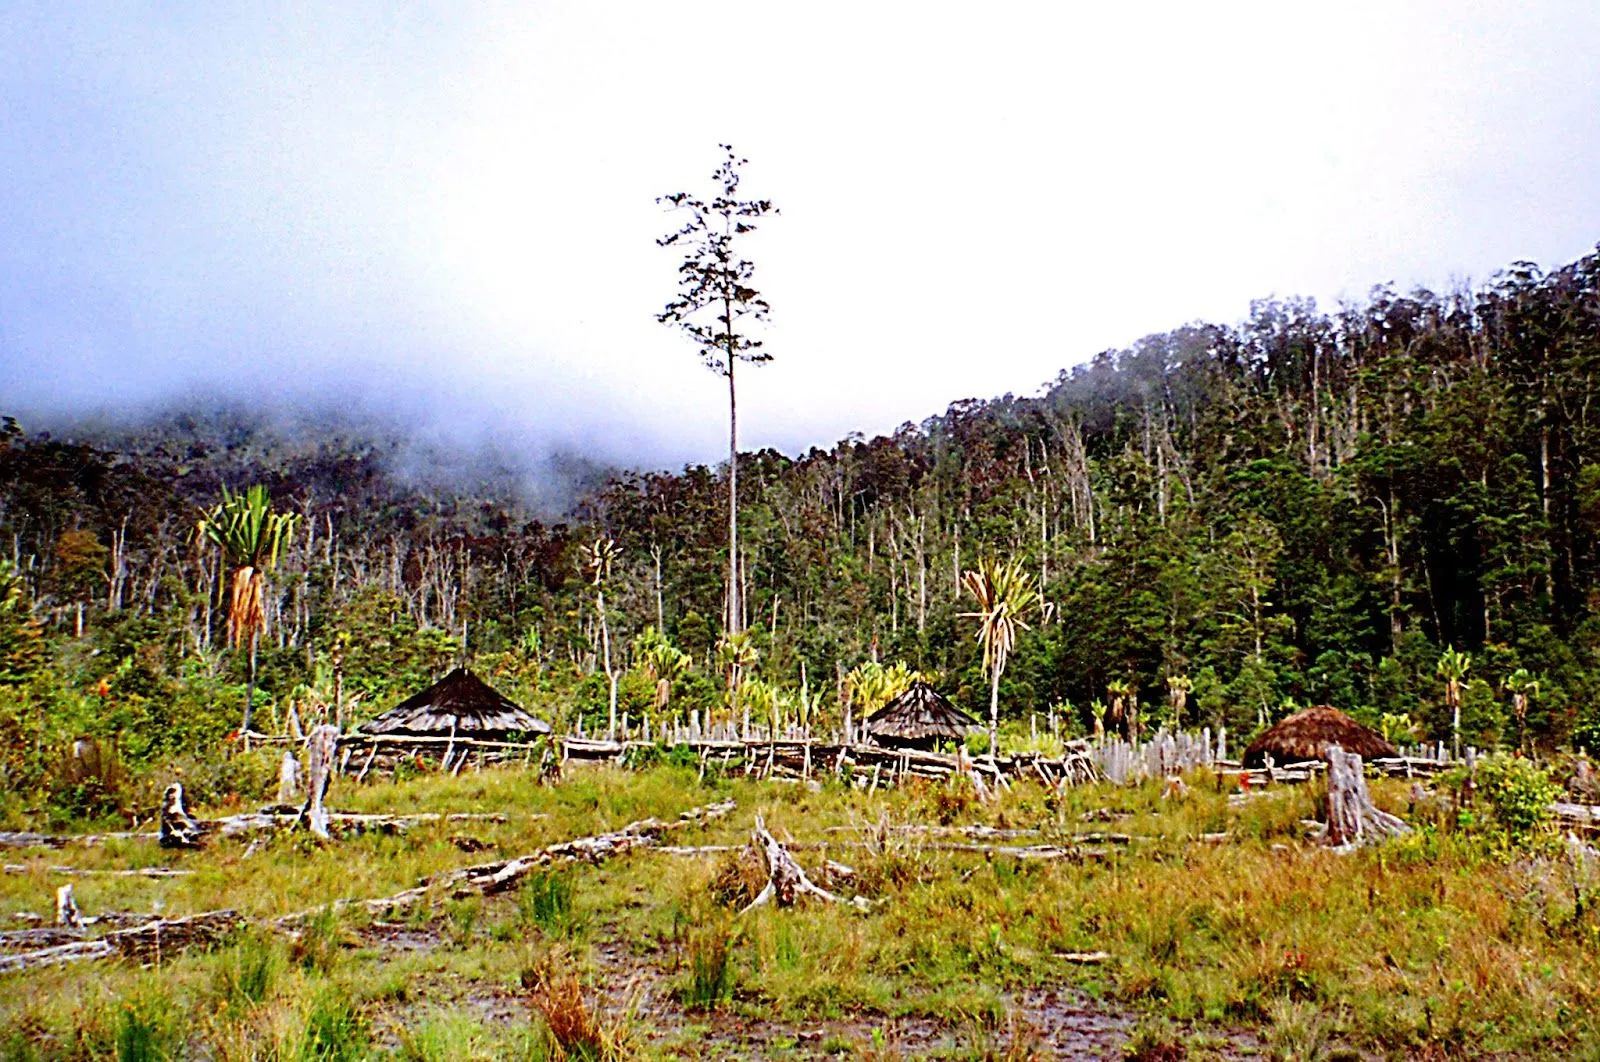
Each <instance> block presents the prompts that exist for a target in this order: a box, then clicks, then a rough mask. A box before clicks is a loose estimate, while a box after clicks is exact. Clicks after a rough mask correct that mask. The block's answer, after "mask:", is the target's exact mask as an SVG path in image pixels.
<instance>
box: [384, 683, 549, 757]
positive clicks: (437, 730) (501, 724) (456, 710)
mask: <svg viewBox="0 0 1600 1062" xmlns="http://www.w3.org/2000/svg"><path fill="white" fill-rule="evenodd" d="M358 729H359V730H360V731H361V733H363V734H402V735H406V736H409V737H440V738H443V737H449V736H450V735H451V734H452V733H454V734H456V735H457V736H459V737H467V738H485V739H488V740H492V741H497V740H501V739H504V738H506V737H508V736H509V735H511V734H518V733H521V734H548V733H550V724H548V723H546V722H544V721H543V720H541V719H536V718H535V717H533V716H531V715H529V714H528V713H527V712H525V711H523V710H522V709H521V708H519V707H517V706H516V705H515V704H513V703H512V702H511V701H510V700H509V699H507V698H506V697H505V695H504V694H502V693H500V692H499V691H498V690H495V689H494V688H492V687H491V686H490V685H489V684H488V683H486V682H484V681H483V680H482V679H480V678H479V677H478V676H476V675H474V674H473V673H472V672H470V671H468V670H467V669H466V668H464V667H458V668H456V669H455V670H454V671H452V672H450V674H448V675H446V676H445V677H444V678H442V679H440V680H439V681H438V682H435V683H434V684H433V685H431V686H429V687H428V688H427V689H425V690H423V691H422V692H421V693H418V694H414V695H412V696H410V697H407V698H406V699H405V700H403V701H401V702H400V703H399V704H397V705H395V706H394V707H393V708H390V709H389V710H388V711H387V712H384V713H383V714H382V715H380V716H378V717H377V718H376V719H369V720H368V721H367V722H365V723H363V724H361V726H360V727H359V728H358Z"/></svg>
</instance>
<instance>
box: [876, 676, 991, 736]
mask: <svg viewBox="0 0 1600 1062" xmlns="http://www.w3.org/2000/svg"><path fill="white" fill-rule="evenodd" d="M980 725H981V724H980V723H979V722H978V721H977V720H976V719H974V718H972V717H971V716H970V715H968V714H967V713H966V712H963V711H962V710H961V709H959V708H957V707H956V706H955V705H953V704H951V703H950V701H949V699H948V698H946V697H944V696H943V695H941V694H940V693H939V692H938V691H937V690H935V689H934V688H933V687H932V686H930V685H928V684H927V683H926V682H922V681H917V682H913V683H912V684H911V685H910V686H909V687H908V688H907V689H906V691H905V692H904V693H902V694H901V695H900V696H898V697H896V698H895V699H894V700H892V701H890V702H889V703H888V704H886V705H884V706H883V707H882V708H879V709H878V710H877V711H876V712H873V713H872V715H871V716H869V717H868V718H867V733H868V734H869V735H871V737H872V740H873V741H874V742H876V743H877V744H879V745H891V746H894V747H896V748H916V749H931V748H933V746H934V744H935V743H936V742H940V741H964V740H965V739H966V736H967V730H968V728H970V727H975V726H980Z"/></svg>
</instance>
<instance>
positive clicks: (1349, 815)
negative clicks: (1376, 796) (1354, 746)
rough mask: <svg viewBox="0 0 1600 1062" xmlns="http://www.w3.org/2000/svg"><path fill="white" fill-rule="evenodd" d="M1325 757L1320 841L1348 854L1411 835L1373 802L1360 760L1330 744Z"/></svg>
mask: <svg viewBox="0 0 1600 1062" xmlns="http://www.w3.org/2000/svg"><path fill="white" fill-rule="evenodd" d="M1327 758H1328V825H1327V829H1326V831H1325V833H1324V834H1323V840H1324V841H1325V842H1326V843H1327V844H1330V845H1332V846H1333V847H1335V848H1338V849H1341V850H1343V851H1351V850H1353V849H1355V848H1357V847H1359V846H1361V845H1363V844H1371V843H1373V842H1375V841H1382V840H1384V839H1385V838H1389V837H1398V836H1399V835H1401V834H1403V833H1409V832H1411V827H1410V826H1407V825H1406V824H1405V823H1404V822H1403V821H1401V819H1400V818H1399V817H1397V816H1395V815H1391V814H1389V813H1388V812H1387V811H1382V810H1380V809H1379V808H1378V807H1377V806H1376V805H1374V804H1373V803H1372V794H1371V793H1370V792H1368V791H1367V778H1366V775H1364V774H1363V773H1362V772H1361V757H1360V756H1358V755H1356V754H1355V753H1353V752H1346V751H1344V749H1342V748H1340V747H1339V746H1338V745H1330V746H1329V747H1328V752H1327Z"/></svg>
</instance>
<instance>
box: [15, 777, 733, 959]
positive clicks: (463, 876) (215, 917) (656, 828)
mask: <svg viewBox="0 0 1600 1062" xmlns="http://www.w3.org/2000/svg"><path fill="white" fill-rule="evenodd" d="M734 807H735V804H734V802H733V801H732V800H727V801H723V802H721V803H718V804H708V805H705V806H703V807H697V808H691V809H690V810H688V811H685V812H683V813H682V814H681V815H679V816H678V817H677V819H675V820H673V821H672V822H662V821H661V820H659V819H654V818H651V819H641V820H639V821H638V822H632V823H629V824H628V825H626V826H624V827H623V828H622V829H620V830H615V831H613V832H611V833H606V834H599V835H597V836H594V837H580V838H577V839H576V840H572V841H564V842H562V843H560V844H553V845H549V846H548V847H545V848H541V849H539V850H538V851H537V852H533V853H530V854H529V855H526V856H521V857H518V858H517V859H510V860H501V861H498V862H495V863H484V864H479V865H477V866H470V867H462V868H460V869H458V870H452V871H446V872H444V873H442V874H435V875H433V876H431V877H428V878H424V879H423V881H422V882H421V883H420V884H419V885H418V886H417V887H416V888H412V889H407V890H405V891H404V892H400V893H396V894H395V895H393V896H386V897H381V898H379V899H373V900H355V899H341V900H335V901H334V902H333V903H331V904H322V905H320V906H317V907H314V908H311V909H309V910H305V911H297V912H295V913H294V914H288V915H283V916H282V917H279V918H275V919H273V920H272V921H271V922H270V923H268V924H269V925H270V926H271V927H272V928H274V929H277V930H280V931H289V932H294V931H295V930H294V927H295V926H297V925H299V924H300V923H303V922H305V921H306V920H307V919H309V918H311V917H313V916H315V915H318V914H321V913H322V912H324V911H328V910H330V909H331V910H340V909H343V908H345V907H350V906H354V905H358V904H359V905H361V906H363V907H365V908H366V909H367V910H370V911H375V912H382V911H388V910H393V909H394V908H396V907H404V906H408V905H409V904H412V903H415V902H416V901H417V900H420V899H422V898H424V897H425V896H427V895H428V894H429V893H430V892H431V891H432V890H433V889H435V888H438V887H440V886H454V887H455V889H456V894H457V895H461V894H463V893H468V892H470V891H472V890H474V889H476V890H477V891H479V892H482V893H485V894H492V893H494V892H499V891H502V890H504V889H507V888H510V887H511V885H513V884H515V883H516V882H517V881H518V880H520V878H522V877H523V876H525V875H526V874H528V873H530V872H532V871H533V870H535V869H537V868H539V867H546V866H554V865H558V864H560V863H572V862H578V861H584V862H595V863H598V862H601V861H603V860H605V859H608V858H611V857H612V856H615V855H621V854H623V853H625V852H628V851H631V850H633V849H634V848H640V847H650V846H653V845H654V844H655V841H656V839H657V838H659V837H661V836H662V835H664V834H666V833H668V832H671V831H673V830H677V829H682V828H684V827H688V826H695V825H703V824H705V823H707V822H712V821H715V820H716V819H719V818H722V817H723V816H724V815H727V814H728V813H729V812H731V811H732V810H733V809H734ZM84 921H86V922H87V921H92V920H90V919H85V920H84ZM248 921H250V920H249V919H247V918H246V917H245V916H243V915H241V914H239V913H238V912H237V911H233V910H224V911H206V912H203V913H201V914H196V915H190V916H188V917H186V918H171V919H162V918H156V919H152V920H150V921H149V922H146V923H144V924H141V925H139V926H136V927H134V928H131V929H119V930H116V931H114V932H111V933H107V934H106V935H105V936H103V937H99V938H96V939H94V940H83V941H76V942H73V943H70V944H61V945H57V946H53V947H48V948H39V949H35V950H33V951H26V952H20V953H18V954H15V955H0V973H9V972H15V971H23V970H32V969H38V968H42V967H46V966H56V965H60V964H62V963H69V962H82V961H85V960H90V959H105V958H111V957H114V956H120V957H123V958H130V959H136V960H138V961H141V962H144V961H151V960H152V959H153V960H154V961H158V962H159V961H160V959H161V957H162V956H163V955H166V956H171V955H176V954H178V953H179V952H182V951H185V950H187V949H189V948H193V947H197V946H203V945H208V944H211V943H214V942H215V941H217V940H219V939H220V938H221V937H223V936H224V935H226V934H227V933H229V932H231V931H233V930H234V929H237V928H238V927H240V926H242V925H244V924H245V923H246V922H248Z"/></svg>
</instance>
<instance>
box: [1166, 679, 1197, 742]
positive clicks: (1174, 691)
mask: <svg viewBox="0 0 1600 1062" xmlns="http://www.w3.org/2000/svg"><path fill="white" fill-rule="evenodd" d="M1193 689H1194V683H1193V682H1192V681H1191V680H1190V679H1189V676H1188V675H1168V676H1167V696H1168V698H1169V699H1170V700H1171V701H1172V728H1173V729H1174V730H1182V729H1183V710H1184V708H1186V707H1187V706H1188V704H1189V694H1190V692H1191V691H1192V690H1193Z"/></svg>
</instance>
